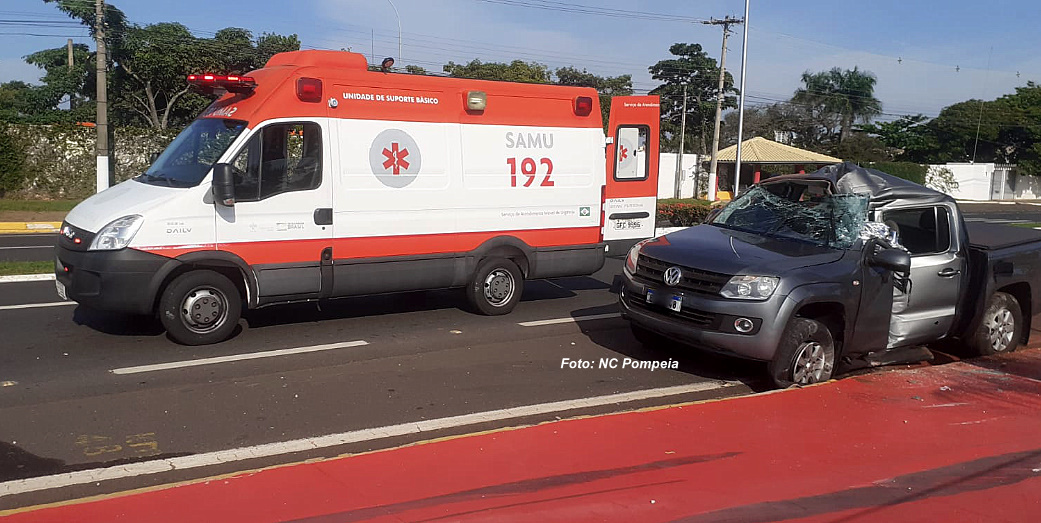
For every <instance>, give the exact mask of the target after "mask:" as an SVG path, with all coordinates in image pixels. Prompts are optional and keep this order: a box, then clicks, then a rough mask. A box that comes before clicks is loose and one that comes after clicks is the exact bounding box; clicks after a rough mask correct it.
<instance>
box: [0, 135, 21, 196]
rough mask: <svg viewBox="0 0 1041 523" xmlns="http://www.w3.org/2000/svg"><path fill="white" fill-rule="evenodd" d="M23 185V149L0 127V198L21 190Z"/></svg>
mask: <svg viewBox="0 0 1041 523" xmlns="http://www.w3.org/2000/svg"><path fill="white" fill-rule="evenodd" d="M24 185H25V148H24V147H22V145H21V144H20V143H19V141H18V140H16V139H15V137H13V136H11V135H10V134H9V133H8V130H7V127H6V126H2V127H0V196H3V195H4V194H6V193H8V192H15V191H18V190H21V189H22V187H23V186H24Z"/></svg>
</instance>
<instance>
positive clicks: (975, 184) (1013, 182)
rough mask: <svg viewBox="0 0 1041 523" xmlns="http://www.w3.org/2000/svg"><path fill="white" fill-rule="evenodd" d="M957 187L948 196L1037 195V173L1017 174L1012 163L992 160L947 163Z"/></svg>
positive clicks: (1040, 181) (1040, 189)
mask: <svg viewBox="0 0 1041 523" xmlns="http://www.w3.org/2000/svg"><path fill="white" fill-rule="evenodd" d="M932 167H946V168H948V169H950V170H951V172H952V173H953V174H954V179H955V180H956V181H957V182H958V188H957V189H955V190H953V191H951V193H950V194H951V196H953V197H955V198H957V199H959V200H1020V199H1023V200H1033V199H1041V177H1037V176H1028V175H1021V174H1019V173H1017V172H1016V166H1015V165H1003V164H993V163H948V164H946V165H935V166H932Z"/></svg>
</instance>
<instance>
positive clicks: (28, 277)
mask: <svg viewBox="0 0 1041 523" xmlns="http://www.w3.org/2000/svg"><path fill="white" fill-rule="evenodd" d="M53 279H54V273H48V274H14V275H11V276H0V283H21V282H24V281H47V280H53Z"/></svg>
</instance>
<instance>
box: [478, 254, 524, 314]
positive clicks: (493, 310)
mask: <svg viewBox="0 0 1041 523" xmlns="http://www.w3.org/2000/svg"><path fill="white" fill-rule="evenodd" d="M523 292H524V275H523V274H522V273H521V270H520V267H517V264H516V263H513V262H512V261H510V260H507V259H506V258H488V259H486V260H484V261H482V262H481V264H480V265H478V266H477V270H476V271H475V272H474V276H473V279H472V280H470V285H469V286H468V287H467V289H466V297H467V299H468V300H469V301H470V305H471V306H472V307H473V308H474V311H475V312H478V313H480V314H484V315H486V316H499V315H502V314H509V312H510V311H512V310H513V308H514V307H516V306H517V302H519V301H520V297H521V293H523Z"/></svg>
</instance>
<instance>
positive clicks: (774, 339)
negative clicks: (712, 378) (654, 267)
mask: <svg viewBox="0 0 1041 523" xmlns="http://www.w3.org/2000/svg"><path fill="white" fill-rule="evenodd" d="M648 290H651V291H654V293H655V295H657V296H658V297H664V298H665V300H666V301H667V300H669V299H671V297H673V296H679V297H680V299H681V300H682V306H681V310H680V312H674V311H672V310H670V309H669V308H668V307H667V306H665V305H659V304H654V303H648V302H647V291H648ZM618 301H619V306H620V308H621V312H622V317H623V318H625V319H627V320H629V321H630V322H632V323H633V324H635V325H637V326H639V327H642V328H644V329H646V330H648V331H651V332H654V333H656V334H659V335H661V336H664V337H666V338H669V339H671V340H674V341H678V342H680V343H683V344H686V345H691V346H694V347H697V348H700V349H707V350H710V351H714V352H719V353H723V354H727V355H731V356H738V357H741V358H747V359H753V360H762V361H770V360H772V359H773V357H774V353H775V352H776V351H777V345H778V343H780V339H781V335H782V334H783V333H784V328H785V326H786V325H787V318H786V317H782V316H784V311H785V310H786V309H787V307H785V306H784V305H785V302H786V301H787V297H786V296H777V295H774V296H772V297H770V299H768V300H764V301H752V300H732V299H726V298H723V297H712V296H706V295H701V294H696V293H692V292H690V291H681V290H678V289H673V288H670V287H666V286H665V285H654V284H651V283H648V282H644V281H640V280H635V279H634V278H633V277H632V276H631V275H630V274H628V273H627V272H626V273H625V274H624V275H623V276H622V285H621V288H620V290H619V298H618ZM739 319H747V320H749V321H751V322H752V324H753V328H752V330H751V331H749V332H747V333H742V332H739V331H738V330H737V328H736V326H735V323H736V322H737V321H738V320H739Z"/></svg>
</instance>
